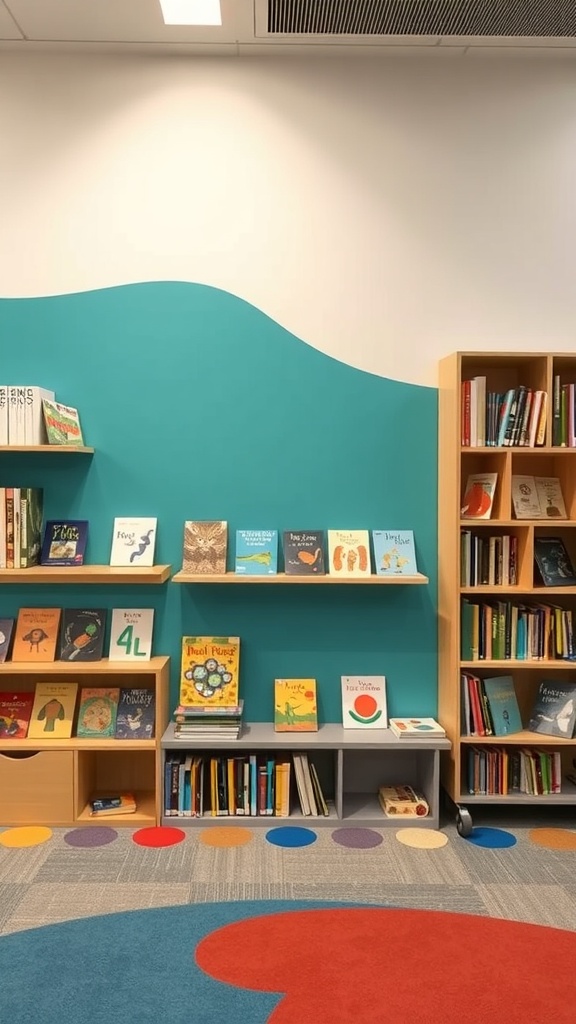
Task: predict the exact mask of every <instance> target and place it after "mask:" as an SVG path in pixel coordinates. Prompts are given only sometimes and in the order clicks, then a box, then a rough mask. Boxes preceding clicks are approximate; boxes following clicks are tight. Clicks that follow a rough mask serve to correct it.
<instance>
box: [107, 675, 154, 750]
mask: <svg viewBox="0 0 576 1024" xmlns="http://www.w3.org/2000/svg"><path fill="white" fill-rule="evenodd" d="M155 720H156V691H155V690H154V689H153V688H152V687H149V686H142V687H140V686H123V687H122V688H121V690H120V698H119V700H118V707H117V711H116V739H117V740H151V739H153V738H154V729H155Z"/></svg>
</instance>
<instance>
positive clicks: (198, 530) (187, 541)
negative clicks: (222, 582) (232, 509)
mask: <svg viewBox="0 0 576 1024" xmlns="http://www.w3.org/2000/svg"><path fill="white" fill-rule="evenodd" d="M227 544H228V523H227V522H226V521H225V520H224V519H210V520H193V519H187V520H186V522H185V523H184V549H183V555H182V571H183V572H189V573H194V574H196V573H198V574H206V575H211V574H213V575H221V574H223V573H225V572H226V550H227Z"/></svg>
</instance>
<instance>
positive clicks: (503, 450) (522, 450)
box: [460, 370, 576, 455]
mask: <svg viewBox="0 0 576 1024" xmlns="http://www.w3.org/2000/svg"><path fill="white" fill-rule="evenodd" d="M575 372H576V370H575ZM460 451H461V453H462V455H467V454H468V453H469V452H474V453H476V452H478V454H479V455H494V454H497V455H502V454H507V453H508V452H511V453H514V454H515V455H570V454H573V453H574V452H576V448H560V447H552V446H551V445H549V446H548V447H542V446H540V447H538V448H529V447H528V445H519V444H516V445H500V446H499V447H498V446H497V445H491V446H490V447H488V448H471V447H467V448H466V447H461V448H460Z"/></svg>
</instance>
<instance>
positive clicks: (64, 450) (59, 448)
mask: <svg viewBox="0 0 576 1024" xmlns="http://www.w3.org/2000/svg"><path fill="white" fill-rule="evenodd" d="M0 452H20V454H22V453H23V452H52V454H53V455H55V454H58V455H93V454H94V449H93V448H90V447H89V446H88V445H79V444H1V445H0Z"/></svg>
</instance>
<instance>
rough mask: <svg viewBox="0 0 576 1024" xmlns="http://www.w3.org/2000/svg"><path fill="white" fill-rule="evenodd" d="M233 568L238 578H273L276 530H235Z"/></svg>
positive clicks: (275, 563) (276, 554) (276, 556)
mask: <svg viewBox="0 0 576 1024" xmlns="http://www.w3.org/2000/svg"><path fill="white" fill-rule="evenodd" d="M234 568H235V572H236V573H237V574H238V575H239V576H275V575H276V573H277V572H278V530H236V555H235V567H234Z"/></svg>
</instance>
